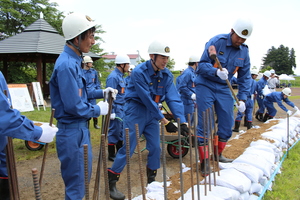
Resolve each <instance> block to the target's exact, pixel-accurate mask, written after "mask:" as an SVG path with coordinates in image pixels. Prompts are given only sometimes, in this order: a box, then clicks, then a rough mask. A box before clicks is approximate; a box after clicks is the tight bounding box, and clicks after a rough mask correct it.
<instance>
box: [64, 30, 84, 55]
mask: <svg viewBox="0 0 300 200" xmlns="http://www.w3.org/2000/svg"><path fill="white" fill-rule="evenodd" d="M80 36H81V34H80V35H78V36H77V37H78V46H76V45H75V44H74V43H73V42H71V41H70V40H68V41H67V43H68V44H69V45H71V46H72V47H74V48H75V49H77V50H78V52H79V53H80V57H81V58H82V59H83V55H82V51H81V50H80V43H81V37H80Z"/></svg>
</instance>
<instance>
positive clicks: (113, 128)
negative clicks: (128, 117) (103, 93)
mask: <svg viewBox="0 0 300 200" xmlns="http://www.w3.org/2000/svg"><path fill="white" fill-rule="evenodd" d="M123 107H124V105H121V104H115V105H114V112H115V114H116V117H118V118H115V119H114V120H110V124H109V131H108V136H107V139H108V144H117V142H118V141H123V133H124V128H123V121H122V120H123V118H124V110H123V109H124V108H123Z"/></svg>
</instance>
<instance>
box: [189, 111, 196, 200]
mask: <svg viewBox="0 0 300 200" xmlns="http://www.w3.org/2000/svg"><path fill="white" fill-rule="evenodd" d="M188 127H189V130H190V131H191V128H192V126H191V115H190V114H188ZM194 134H195V133H194ZM188 137H189V147H190V150H191V151H190V168H191V170H190V172H191V188H192V200H194V193H195V191H194V173H193V170H194V168H193V154H192V149H193V139H192V133H191V132H190V134H189V136H188Z"/></svg>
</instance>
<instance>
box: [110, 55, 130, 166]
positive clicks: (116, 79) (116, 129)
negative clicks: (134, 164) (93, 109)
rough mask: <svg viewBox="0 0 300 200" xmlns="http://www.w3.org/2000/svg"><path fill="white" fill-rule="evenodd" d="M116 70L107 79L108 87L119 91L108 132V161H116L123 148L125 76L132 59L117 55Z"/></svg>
mask: <svg viewBox="0 0 300 200" xmlns="http://www.w3.org/2000/svg"><path fill="white" fill-rule="evenodd" d="M115 64H116V68H115V70H113V71H112V72H111V73H110V74H109V75H108V77H107V79H106V87H112V88H116V89H117V90H118V94H117V98H116V100H115V101H114V103H113V106H112V111H111V116H110V124H109V130H108V136H107V139H108V160H110V161H114V160H115V157H116V155H115V154H116V152H117V151H118V150H119V149H120V148H121V147H122V146H123V132H124V129H123V118H124V104H125V91H126V89H125V88H126V82H125V78H124V74H125V73H127V72H128V70H129V67H130V58H129V57H128V55H122V54H120V55H117V56H116V59H115Z"/></svg>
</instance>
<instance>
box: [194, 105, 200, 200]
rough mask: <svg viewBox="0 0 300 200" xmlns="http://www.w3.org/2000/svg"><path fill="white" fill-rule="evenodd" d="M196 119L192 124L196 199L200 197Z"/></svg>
mask: <svg viewBox="0 0 300 200" xmlns="http://www.w3.org/2000/svg"><path fill="white" fill-rule="evenodd" d="M197 114H198V113H197V108H195V112H194V119H196V118H195V117H196V115H197ZM197 122H198V121H197V120H195V124H194V133H195V141H194V142H195V144H194V147H195V161H196V162H195V163H196V178H197V197H198V199H200V185H199V182H200V177H199V163H198V160H199V156H198V137H197Z"/></svg>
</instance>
